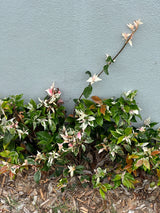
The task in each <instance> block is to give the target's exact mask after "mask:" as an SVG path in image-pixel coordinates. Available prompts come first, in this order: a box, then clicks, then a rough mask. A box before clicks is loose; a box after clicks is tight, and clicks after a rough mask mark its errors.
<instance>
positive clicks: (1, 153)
mask: <svg viewBox="0 0 160 213" xmlns="http://www.w3.org/2000/svg"><path fill="white" fill-rule="evenodd" d="M9 154H10V151H9V150H5V151H3V152H0V156H2V157H4V158H8V156H9Z"/></svg>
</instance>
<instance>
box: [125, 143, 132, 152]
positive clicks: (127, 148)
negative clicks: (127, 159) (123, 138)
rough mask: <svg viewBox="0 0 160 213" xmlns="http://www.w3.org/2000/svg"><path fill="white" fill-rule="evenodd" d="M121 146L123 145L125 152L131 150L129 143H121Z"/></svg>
mask: <svg viewBox="0 0 160 213" xmlns="http://www.w3.org/2000/svg"><path fill="white" fill-rule="evenodd" d="M123 146H124V148H125V150H126V151H127V152H131V151H132V149H131V146H130V145H129V144H123Z"/></svg>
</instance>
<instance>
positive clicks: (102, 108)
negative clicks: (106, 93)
mask: <svg viewBox="0 0 160 213" xmlns="http://www.w3.org/2000/svg"><path fill="white" fill-rule="evenodd" d="M100 112H101V113H102V114H103V115H105V112H106V105H101V108H100Z"/></svg>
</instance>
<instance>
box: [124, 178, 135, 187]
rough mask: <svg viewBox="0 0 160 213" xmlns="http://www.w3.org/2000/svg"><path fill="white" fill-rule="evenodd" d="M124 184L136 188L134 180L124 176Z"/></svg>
mask: <svg viewBox="0 0 160 213" xmlns="http://www.w3.org/2000/svg"><path fill="white" fill-rule="evenodd" d="M122 183H123V185H124V186H126V187H127V188H132V189H134V188H135V187H134V184H133V183H132V181H130V180H128V179H126V178H124V180H123V181H122Z"/></svg>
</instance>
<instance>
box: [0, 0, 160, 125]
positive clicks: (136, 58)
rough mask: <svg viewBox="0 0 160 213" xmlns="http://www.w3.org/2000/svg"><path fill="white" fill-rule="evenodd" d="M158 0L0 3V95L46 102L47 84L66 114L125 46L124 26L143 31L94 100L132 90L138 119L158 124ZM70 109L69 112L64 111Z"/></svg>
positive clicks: (99, 85) (12, 0) (21, 0)
mask: <svg viewBox="0 0 160 213" xmlns="http://www.w3.org/2000/svg"><path fill="white" fill-rule="evenodd" d="M159 11H160V1H159V0H152V1H150V0H141V1H140V0H134V1H133V0H121V1H120V0H110V1H109V0H101V1H98V0H78V1H77V0H0V74H1V75H0V97H1V98H2V97H5V96H8V95H11V94H20V93H24V97H25V99H26V100H28V99H30V98H34V99H36V100H37V97H41V98H42V97H44V96H45V92H44V91H45V89H47V88H48V87H49V86H50V85H51V84H52V82H53V81H54V82H55V83H56V86H57V87H59V88H60V89H61V91H62V93H63V99H64V100H65V105H66V106H67V108H68V109H71V107H73V105H74V104H73V101H72V99H73V98H76V97H78V96H79V95H80V93H81V92H82V90H83V88H84V87H85V86H86V85H87V83H86V80H87V78H88V77H87V76H86V75H85V71H86V70H90V71H91V72H92V73H93V74H94V73H97V72H99V71H100V70H101V69H102V66H103V65H104V60H105V54H106V53H108V54H110V55H112V56H114V55H115V53H116V52H117V50H119V49H120V47H121V46H122V44H123V41H122V38H121V33H122V32H124V31H128V29H127V27H126V24H127V23H129V22H132V21H133V20H135V19H139V18H140V19H141V20H142V21H143V23H144V24H143V25H141V27H140V28H139V30H138V32H137V33H136V35H135V37H134V39H133V47H132V48H131V47H130V46H129V45H128V46H127V48H126V49H125V51H124V52H123V53H122V54H121V55H120V56H119V57H118V59H117V60H116V63H115V64H114V65H112V66H111V68H110V75H109V76H106V75H103V76H102V78H103V79H104V80H103V81H101V82H98V83H97V84H95V86H94V90H93V95H98V96H100V97H105V98H106V97H111V96H119V95H120V94H121V93H122V92H124V91H128V90H130V89H137V90H138V96H137V101H138V103H139V105H140V107H141V108H142V109H143V111H142V115H143V118H144V119H145V118H147V117H148V116H150V117H151V118H152V120H154V121H159V122H160V83H159V82H160V61H159V59H160V50H159V48H160V21H159V20H160V13H159ZM69 111H70V110H69Z"/></svg>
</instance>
